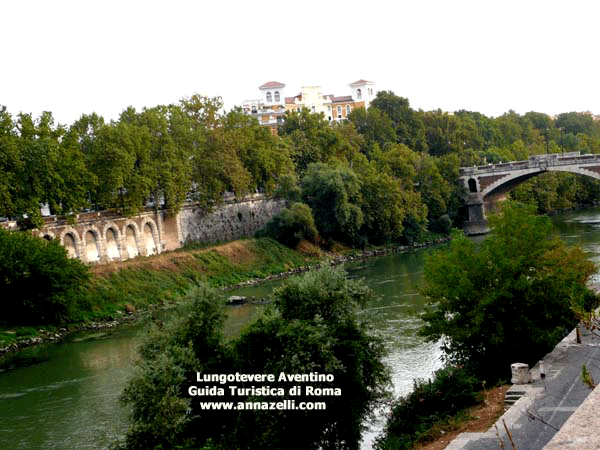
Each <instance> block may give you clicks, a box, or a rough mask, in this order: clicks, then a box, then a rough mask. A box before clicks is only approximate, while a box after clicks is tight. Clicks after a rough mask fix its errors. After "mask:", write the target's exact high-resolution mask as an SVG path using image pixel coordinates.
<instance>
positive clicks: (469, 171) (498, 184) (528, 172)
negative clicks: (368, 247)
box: [460, 152, 600, 234]
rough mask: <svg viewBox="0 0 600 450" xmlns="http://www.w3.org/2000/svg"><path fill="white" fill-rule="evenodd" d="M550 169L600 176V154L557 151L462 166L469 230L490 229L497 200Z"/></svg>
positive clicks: (461, 177)
mask: <svg viewBox="0 0 600 450" xmlns="http://www.w3.org/2000/svg"><path fill="white" fill-rule="evenodd" d="M546 172H571V173H576V174H579V175H586V176H588V177H592V178H596V179H600V155H595V154H594V155H581V154H580V153H579V152H573V153H556V154H545V155H535V156H531V157H529V159H528V160H527V161H516V162H508V163H502V164H488V165H487V166H474V167H462V168H461V169H460V180H461V182H462V183H463V185H464V187H465V189H466V195H465V199H464V201H465V204H466V205H467V207H468V209H469V221H468V222H467V224H465V232H466V233H467V234H481V233H486V232H487V231H489V229H488V227H487V221H486V211H490V210H493V205H494V203H495V202H496V201H498V200H501V199H503V198H504V197H505V195H506V194H507V193H508V192H509V191H510V190H512V189H513V188H514V187H515V186H517V185H519V184H521V183H523V182H525V181H527V180H529V179H530V178H533V177H535V176H537V175H540V174H542V173H546Z"/></svg>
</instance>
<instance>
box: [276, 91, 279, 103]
mask: <svg viewBox="0 0 600 450" xmlns="http://www.w3.org/2000/svg"><path fill="white" fill-rule="evenodd" d="M275 101H276V102H278V101H279V91H275Z"/></svg>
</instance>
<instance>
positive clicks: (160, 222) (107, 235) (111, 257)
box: [7, 196, 285, 264]
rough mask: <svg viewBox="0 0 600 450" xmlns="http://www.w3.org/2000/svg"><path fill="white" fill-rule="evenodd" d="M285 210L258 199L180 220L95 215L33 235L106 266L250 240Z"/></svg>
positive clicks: (193, 210)
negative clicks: (189, 246) (192, 245)
mask: <svg viewBox="0 0 600 450" xmlns="http://www.w3.org/2000/svg"><path fill="white" fill-rule="evenodd" d="M284 206H285V205H284V202H283V201H280V200H272V199H268V198H264V197H262V196H255V197H253V198H249V199H246V200H244V201H238V202H229V203H225V204H223V205H221V206H219V207H218V208H216V209H215V210H214V211H212V212H210V213H207V212H206V211H205V210H203V209H202V208H200V207H198V206H195V205H186V206H185V207H184V208H183V209H182V210H181V211H180V212H179V214H177V215H176V216H169V215H167V214H166V213H164V212H162V211H146V212H143V213H140V214H137V215H135V216H133V217H121V216H118V215H116V214H113V213H110V212H94V213H85V214H80V215H78V216H77V220H76V223H75V224H69V223H67V222H66V221H65V220H62V219H60V218H57V217H49V218H46V225H45V226H44V227H42V228H41V229H39V230H34V231H33V234H34V235H36V236H39V237H41V238H45V239H58V240H59V241H60V243H61V244H62V245H63V246H64V247H65V248H66V249H67V252H68V253H69V255H70V256H71V257H72V258H79V259H81V260H82V261H83V262H85V263H89V264H103V263H108V262H111V261H122V260H126V259H130V258H135V257H136V256H150V255H154V254H158V253H162V252H163V251H171V250H175V249H177V248H180V247H181V246H182V245H183V244H184V243H185V242H186V241H200V242H219V241H221V242H222V241H230V240H234V239H240V238H244V237H251V236H253V235H254V233H255V232H256V230H258V229H259V228H261V227H262V226H263V225H264V224H265V223H267V221H268V220H269V219H270V218H271V217H273V216H274V215H275V214H277V213H279V212H280V211H281V210H282V209H283V207H284ZM7 227H8V226H7Z"/></svg>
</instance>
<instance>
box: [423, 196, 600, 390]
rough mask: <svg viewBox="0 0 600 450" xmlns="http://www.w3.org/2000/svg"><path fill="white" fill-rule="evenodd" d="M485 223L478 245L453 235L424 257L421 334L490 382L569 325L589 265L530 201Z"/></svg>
mask: <svg viewBox="0 0 600 450" xmlns="http://www.w3.org/2000/svg"><path fill="white" fill-rule="evenodd" d="M490 224H491V225H492V229H493V231H492V234H491V235H490V236H489V237H487V238H486V239H485V241H483V242H482V243H481V244H480V245H477V244H476V243H474V242H473V241H472V240H469V239H467V238H465V237H464V236H456V238H455V239H453V241H452V243H451V245H450V247H449V248H448V249H446V250H440V251H438V252H436V253H434V254H433V255H432V256H431V257H429V258H428V260H427V261H426V265H425V280H426V284H425V287H424V290H423V293H424V294H425V295H427V296H428V297H429V298H430V299H431V302H432V303H433V309H432V310H431V311H429V312H427V313H425V314H424V316H423V319H424V320H425V326H424V327H423V328H422V329H421V334H422V335H424V336H426V337H427V338H428V339H430V340H432V341H437V340H439V339H442V346H443V349H444V351H445V354H446V357H447V359H448V360H449V361H450V362H452V363H456V364H460V365H463V366H464V367H466V368H468V369H469V370H470V371H471V372H472V373H474V374H476V375H478V376H480V377H481V378H483V379H488V380H492V381H493V380H496V379H498V378H506V377H507V376H508V374H509V367H510V364H511V363H513V362H515V361H521V362H524V363H527V364H530V365H533V364H534V363H535V362H536V361H537V360H538V359H539V358H540V357H541V356H543V355H544V354H545V353H546V352H547V351H549V350H550V349H551V348H552V347H553V346H554V345H555V344H556V343H557V342H558V341H559V340H560V339H561V338H562V337H563V336H564V335H565V334H566V333H567V332H568V330H570V329H571V328H572V327H573V325H574V324H575V322H574V314H573V311H572V306H573V305H578V306H581V305H583V304H584V303H589V299H590V296H591V293H590V291H589V289H588V288H587V286H586V281H587V280H588V279H589V277H590V276H591V275H592V274H593V273H594V271H595V267H594V264H593V263H592V262H590V261H588V260H587V259H586V257H585V255H584V253H583V251H582V250H581V248H579V247H574V248H569V247H567V246H566V245H565V244H564V243H563V241H561V240H560V239H559V238H558V237H556V236H554V235H553V233H552V225H551V223H550V221H549V219H548V218H547V217H544V216H536V215H534V214H533V208H531V207H525V206H523V205H518V204H508V205H505V207H504V208H503V209H502V212H501V213H499V214H498V215H496V216H493V217H490Z"/></svg>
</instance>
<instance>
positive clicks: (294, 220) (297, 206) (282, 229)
mask: <svg viewBox="0 0 600 450" xmlns="http://www.w3.org/2000/svg"><path fill="white" fill-rule="evenodd" d="M317 235H318V233H317V228H316V227H315V221H314V219H313V215H312V210H311V209H310V206H308V205H307V204H305V203H292V205H291V206H290V207H289V208H285V209H283V210H282V211H281V212H280V213H279V214H277V215H276V216H275V217H273V218H272V219H271V220H269V222H267V224H266V225H265V226H264V228H262V229H260V230H259V231H258V232H257V233H256V237H270V238H273V239H275V240H276V241H278V242H281V243H282V244H283V245H286V246H288V247H290V248H294V247H296V245H298V243H299V242H300V241H301V240H303V239H306V240H308V241H312V242H314V241H315V240H316V238H317Z"/></svg>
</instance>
